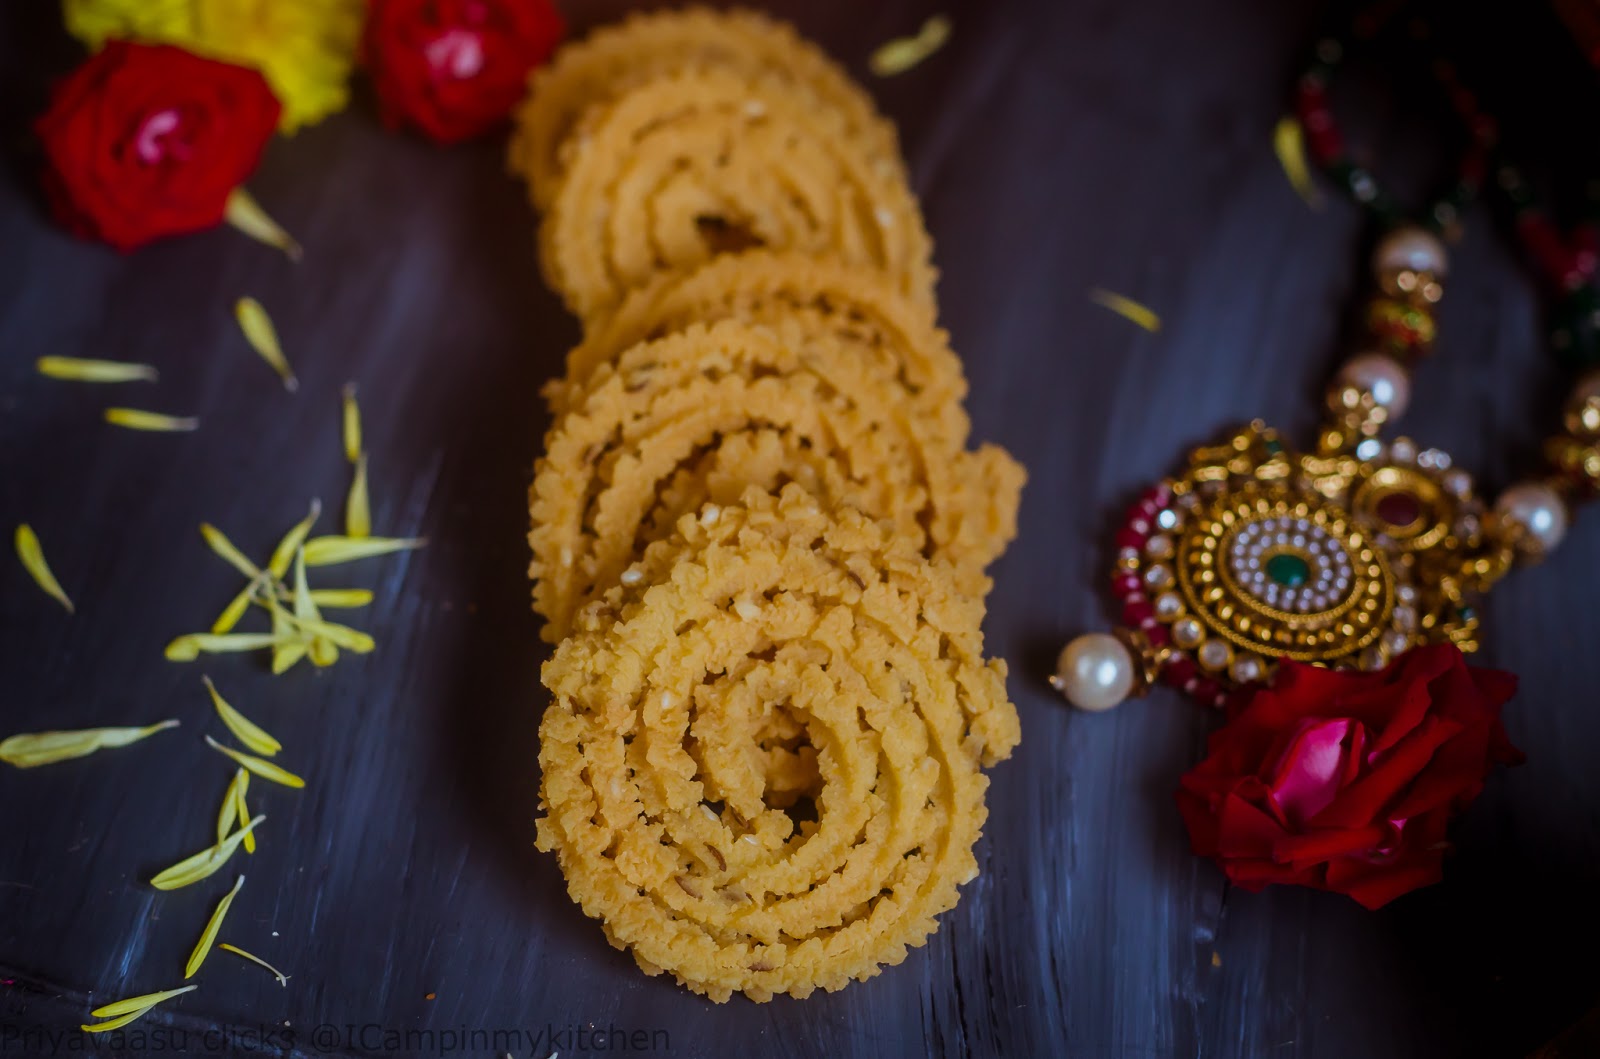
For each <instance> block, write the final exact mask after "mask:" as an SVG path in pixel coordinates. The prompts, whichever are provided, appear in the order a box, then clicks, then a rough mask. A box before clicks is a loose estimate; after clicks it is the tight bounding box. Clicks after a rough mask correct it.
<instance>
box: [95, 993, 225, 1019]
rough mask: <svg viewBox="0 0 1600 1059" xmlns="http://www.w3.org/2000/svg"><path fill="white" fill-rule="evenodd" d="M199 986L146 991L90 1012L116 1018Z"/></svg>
mask: <svg viewBox="0 0 1600 1059" xmlns="http://www.w3.org/2000/svg"><path fill="white" fill-rule="evenodd" d="M199 988H200V987H199V986H197V985H186V986H184V987H183V988H181V989H164V990H162V991H161V992H159V993H146V994H145V995H144V996H132V997H129V998H128V999H126V1000H118V1001H116V1002H115V1003H111V1004H107V1005H105V1006H104V1007H98V1008H95V1009H94V1010H93V1011H91V1012H89V1014H90V1015H93V1016H94V1017H95V1018H97V1019H109V1018H115V1017H116V1016H118V1015H126V1014H128V1013H129V1012H130V1011H138V1012H141V1013H142V1012H145V1011H149V1010H150V1009H151V1008H153V1007H155V1006H156V1005H157V1004H160V1003H163V1002H164V1001H167V1000H171V999H172V998H173V997H175V996H182V995H183V994H185V993H192V992H194V991H195V990H196V989H199Z"/></svg>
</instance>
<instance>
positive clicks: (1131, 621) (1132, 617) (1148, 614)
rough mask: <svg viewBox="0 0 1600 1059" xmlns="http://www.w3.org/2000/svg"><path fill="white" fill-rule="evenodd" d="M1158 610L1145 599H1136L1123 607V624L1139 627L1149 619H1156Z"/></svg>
mask: <svg viewBox="0 0 1600 1059" xmlns="http://www.w3.org/2000/svg"><path fill="white" fill-rule="evenodd" d="M1155 616H1156V612H1155V611H1154V610H1152V609H1151V607H1150V604H1148V603H1146V602H1145V601H1144V600H1142V599H1140V600H1136V601H1134V602H1132V603H1129V604H1127V605H1126V606H1124V607H1123V608H1122V624H1124V625H1127V626H1129V627H1131V628H1135V629H1137V628H1139V627H1140V626H1141V625H1143V624H1144V623H1145V622H1147V621H1154V620H1155Z"/></svg>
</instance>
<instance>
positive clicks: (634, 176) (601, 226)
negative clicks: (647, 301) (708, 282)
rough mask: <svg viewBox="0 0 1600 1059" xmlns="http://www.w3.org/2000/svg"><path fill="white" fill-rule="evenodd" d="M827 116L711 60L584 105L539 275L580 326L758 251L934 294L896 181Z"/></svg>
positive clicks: (920, 296) (915, 221) (922, 241)
mask: <svg viewBox="0 0 1600 1059" xmlns="http://www.w3.org/2000/svg"><path fill="white" fill-rule="evenodd" d="M826 113H827V112H821V113H820V114H819V112H818V111H817V110H815V108H814V107H811V106H807V105H805V104H804V103H803V102H802V101H800V100H798V99H797V97H796V96H795V95H794V94H793V93H792V92H788V91H786V90H784V88H783V87H782V86H781V84H778V83H776V82H773V81H772V80H770V79H766V80H762V79H756V80H751V79H748V78H744V77H741V76H739V75H737V74H735V73H730V72H728V71H724V70H720V69H715V68H713V69H704V70H678V71H675V72H672V73H667V74H663V75H661V76H660V77H658V78H656V79H654V80H651V81H646V82H643V83H641V84H638V85H636V86H635V87H633V88H632V89H631V90H629V91H627V92H625V93H623V94H622V95H620V96H618V97H617V98H615V99H613V100H610V101H608V102H606V103H602V104H598V105H596V106H594V107H591V108H590V109H589V110H588V111H587V112H586V113H585V115H584V117H583V119H582V120H581V122H580V123H579V125H578V127H577V128H576V129H575V130H574V131H573V138H572V140H571V141H570V143H571V151H570V155H571V157H570V158H569V160H568V163H567V165H566V168H565V171H564V173H563V175H562V178H561V182H560V186H559V187H558V189H557V191H556V194H555V198H554V200H553V201H552V203H551V206H550V209H549V211H548V212H547V213H546V214H545V216H544V220H543V222H542V226H541V229H540V250H541V260H542V261H543V264H544V269H545V276H546V279H547V280H548V281H549V282H550V284H551V286H553V287H554V288H555V289H556V290H558V291H560V292H561V294H562V296H563V298H564V299H565V300H566V302H567V306H568V308H570V309H571V310H572V311H573V312H574V313H575V314H576V315H577V316H579V317H580V318H582V319H584V320H586V321H587V320H593V319H595V318H597V317H599V316H601V315H603V314H605V313H607V312H609V311H610V310H611V309H613V308H615V306H616V305H617V303H618V302H620V301H621V300H622V298H623V297H624V296H625V295H626V294H627V293H628V291H629V290H631V289H633V288H635V287H639V286H643V285H644V284H646V283H648V282H649V281H650V280H652V279H654V278H656V277H657V276H660V275H663V274H666V273H670V272H675V271H680V270H683V269H687V268H692V267H694V266H696V265H699V264H701V263H703V262H705V261H707V260H709V259H710V258H711V257H713V256H715V255H716V254H718V253H722V252H725V251H726V250H728V249H736V248H740V247H749V246H764V247H768V248H773V249H790V250H799V251H803V252H805V253H809V254H814V255H818V256H828V257H837V258H839V259H840V260H843V261H847V262H852V263H857V264H863V265H867V266H870V267H872V268H876V269H878V270H880V271H882V272H883V273H884V274H885V275H886V276H887V277H888V278H889V280H890V281H891V283H892V284H893V285H894V287H895V289H897V290H898V291H900V292H901V293H902V294H904V295H906V296H907V297H910V298H913V299H915V300H919V301H924V302H931V300H932V297H933V293H932V292H933V280H934V272H933V267H932V265H931V264H930V263H929V254H930V242H929V239H928V235H927V232H926V231H925V230H924V228H923V223H922V215H921V212H920V210H919V209H918V208H917V204H916V201H915V200H914V199H913V198H912V196H911V192H910V190H909V189H908V188H907V186H906V183H905V180H904V178H903V177H902V176H901V175H900V174H898V173H893V172H884V171H881V170H880V168H878V167H875V166H874V165H872V163H871V162H870V160H869V159H868V158H867V157H866V156H865V155H864V154H863V153H862V152H861V151H860V150H859V149H858V148H857V146H856V145H855V143H854V142H853V141H851V140H848V139H842V138H840V136H839V135H838V130H837V129H836V128H835V127H834V123H832V122H829V121H827V120H825V118H824V116H823V115H825V114H826Z"/></svg>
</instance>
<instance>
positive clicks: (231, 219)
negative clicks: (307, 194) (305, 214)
mask: <svg viewBox="0 0 1600 1059" xmlns="http://www.w3.org/2000/svg"><path fill="white" fill-rule="evenodd" d="M222 219H223V220H225V221H227V222H228V223H229V224H230V225H232V226H233V227H234V228H235V229H237V230H238V231H240V232H243V233H244V234H245V235H248V236H249V237H250V238H252V239H254V240H255V241H256V242H258V243H265V244H266V245H267V246H270V247H272V248H273V249H275V250H282V251H283V252H284V254H285V255H286V256H287V257H288V258H289V260H290V261H294V262H298V261H299V260H300V258H301V255H302V254H303V253H304V251H303V250H302V249H301V247H300V244H299V243H297V242H295V239H294V236H292V235H290V234H289V233H288V232H286V231H284V230H283V227H282V226H281V225H280V224H278V222H277V221H275V220H273V219H272V217H271V216H269V215H268V213H267V211H266V210H264V209H262V208H261V204H260V203H259V202H257V201H256V200H255V196H254V195H251V194H250V192H248V191H246V190H245V189H244V187H243V185H241V186H239V187H236V188H234V189H233V190H232V191H231V192H229V193H228V203H227V207H226V209H225V210H224V212H223V214H222Z"/></svg>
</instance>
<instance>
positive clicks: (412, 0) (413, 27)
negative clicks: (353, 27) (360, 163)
mask: <svg viewBox="0 0 1600 1059" xmlns="http://www.w3.org/2000/svg"><path fill="white" fill-rule="evenodd" d="M565 29H566V27H565V25H564V24H563V23H562V21H561V16H560V15H559V14H558V13H557V12H556V9H555V8H554V7H552V6H551V5H550V3H549V0H371V3H370V6H369V7H368V10H367V28H366V35H365V37H364V39H363V41H362V59H363V62H364V64H365V65H366V67H367V69H368V71H369V72H370V73H371V74H372V81H373V85H374V86H375V87H376V88H377V91H378V109H379V111H380V113H381V114H382V116H383V120H384V123H385V124H386V125H389V126H390V127H393V128H398V127H400V126H402V125H408V124H409V125H414V126H416V127H417V128H419V129H421V130H422V131H423V132H424V133H426V134H427V135H428V136H430V137H432V138H433V139H434V140H436V141H437V142H439V143H458V142H460V141H462V140H466V139H470V138H472V137H474V136H477V135H480V134H481V133H485V132H488V131H489V130H491V129H493V128H494V127H495V126H496V125H498V124H499V123H500V122H501V121H503V120H504V119H505V117H506V115H507V114H509V113H510V112H511V108H512V107H514V106H516V104H517V102H518V101H519V100H521V99H522V96H523V93H524V92H526V91H527V83H528V71H530V70H532V69H533V68H534V67H535V66H537V65H539V64H540V63H541V62H543V61H544V60H545V59H547V58H549V56H550V53H551V52H552V51H554V50H555V47H556V45H557V44H558V43H559V42H560V40H561V35H562V33H563V32H564V31H565Z"/></svg>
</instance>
